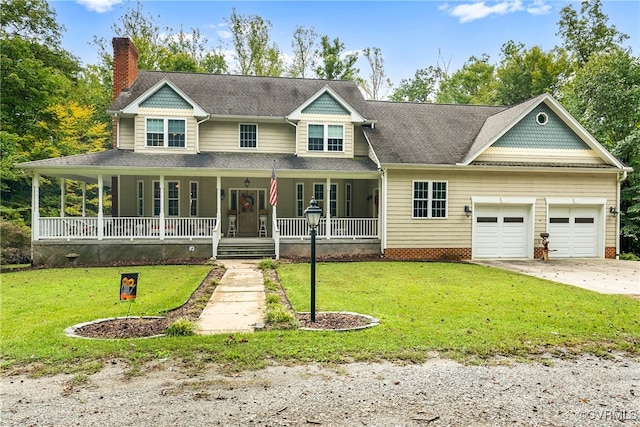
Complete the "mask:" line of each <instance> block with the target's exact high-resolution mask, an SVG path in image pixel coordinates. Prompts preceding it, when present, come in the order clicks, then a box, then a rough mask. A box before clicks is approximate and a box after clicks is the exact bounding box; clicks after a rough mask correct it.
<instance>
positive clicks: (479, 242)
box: [473, 205, 529, 258]
mask: <svg viewBox="0 0 640 427" xmlns="http://www.w3.org/2000/svg"><path fill="white" fill-rule="evenodd" d="M527 209H528V208H527V207H526V206H510V205H509V206H504V205H503V206H476V208H475V210H476V217H475V228H474V243H473V244H474V257H476V258H526V257H527V248H528V246H529V245H528V244H527V238H528V237H527V222H528V216H527Z"/></svg>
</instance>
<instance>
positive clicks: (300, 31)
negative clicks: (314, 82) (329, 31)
mask: <svg viewBox="0 0 640 427" xmlns="http://www.w3.org/2000/svg"><path fill="white" fill-rule="evenodd" d="M317 37H318V34H317V33H316V31H315V30H314V29H313V28H304V27H303V26H301V25H298V26H297V27H296V30H295V31H294V32H293V41H292V42H291V50H292V52H293V62H292V64H291V67H290V68H289V74H291V76H292V77H302V78H305V77H307V73H308V72H310V71H311V70H312V69H313V67H314V64H315V61H314V58H313V53H314V47H315V45H316V38H317Z"/></svg>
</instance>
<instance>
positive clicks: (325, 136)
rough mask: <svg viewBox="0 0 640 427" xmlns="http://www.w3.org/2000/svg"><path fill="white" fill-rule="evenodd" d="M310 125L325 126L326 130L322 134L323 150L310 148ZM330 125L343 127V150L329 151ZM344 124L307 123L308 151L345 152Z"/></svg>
mask: <svg viewBox="0 0 640 427" xmlns="http://www.w3.org/2000/svg"><path fill="white" fill-rule="evenodd" d="M309 126H324V132H323V134H322V139H323V141H322V151H320V150H309ZM329 126H340V127H341V128H342V150H331V151H329ZM344 128H345V126H344V124H342V123H307V141H306V145H307V152H308V153H344V152H345V146H346V141H345V136H344V135H345V131H344Z"/></svg>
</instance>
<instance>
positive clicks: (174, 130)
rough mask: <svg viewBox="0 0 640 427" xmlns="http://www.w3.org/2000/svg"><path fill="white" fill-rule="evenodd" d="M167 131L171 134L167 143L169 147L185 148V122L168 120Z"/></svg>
mask: <svg viewBox="0 0 640 427" xmlns="http://www.w3.org/2000/svg"><path fill="white" fill-rule="evenodd" d="M167 130H168V132H169V134H168V137H167V142H168V146H169V147H185V143H186V140H185V135H186V133H185V122H184V120H171V119H169V120H168V123H167Z"/></svg>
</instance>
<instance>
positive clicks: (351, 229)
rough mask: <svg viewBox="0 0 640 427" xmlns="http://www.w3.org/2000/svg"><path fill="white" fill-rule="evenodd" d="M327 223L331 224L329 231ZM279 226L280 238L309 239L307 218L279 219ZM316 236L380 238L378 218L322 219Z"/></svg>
mask: <svg viewBox="0 0 640 427" xmlns="http://www.w3.org/2000/svg"><path fill="white" fill-rule="evenodd" d="M327 222H329V223H330V224H331V226H330V227H329V230H327ZM277 226H278V229H279V230H280V237H299V238H304V237H309V226H308V225H307V220H306V218H278V219H277ZM327 231H329V233H327ZM316 236H317V237H324V238H331V239H370V238H378V218H331V219H330V220H329V221H327V219H326V218H322V219H320V224H318V229H317V234H316Z"/></svg>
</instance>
